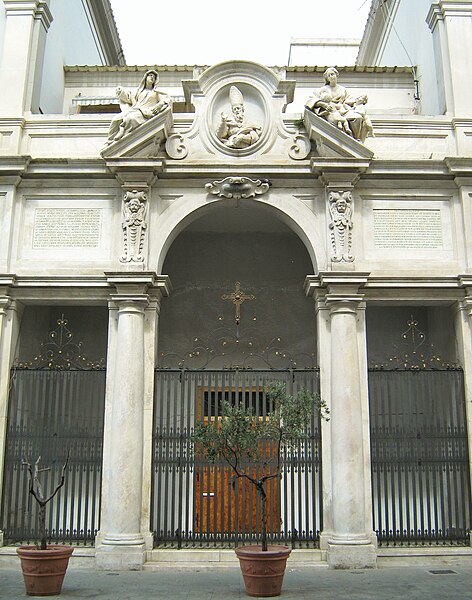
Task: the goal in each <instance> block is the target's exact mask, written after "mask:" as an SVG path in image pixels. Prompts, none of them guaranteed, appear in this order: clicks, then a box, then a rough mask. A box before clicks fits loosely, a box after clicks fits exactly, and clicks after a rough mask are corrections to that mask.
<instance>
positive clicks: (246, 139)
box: [216, 85, 262, 149]
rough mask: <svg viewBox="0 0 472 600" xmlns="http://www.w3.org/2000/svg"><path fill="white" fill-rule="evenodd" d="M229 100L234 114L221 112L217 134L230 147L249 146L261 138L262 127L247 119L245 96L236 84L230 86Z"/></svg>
mask: <svg viewBox="0 0 472 600" xmlns="http://www.w3.org/2000/svg"><path fill="white" fill-rule="evenodd" d="M229 101H230V104H231V111H232V116H229V115H227V114H226V113H224V112H223V113H221V121H220V124H219V126H218V128H217V130H216V135H217V136H218V138H219V139H220V140H221V141H222V142H223V143H224V144H225V146H228V148H236V149H241V148H248V147H249V146H252V145H253V144H255V143H256V142H257V141H258V140H259V138H260V137H261V131H262V127H260V126H259V125H255V124H253V123H250V122H249V121H247V120H246V118H245V116H244V111H245V109H244V98H243V95H242V92H241V90H240V89H239V88H237V87H236V86H235V85H232V86H231V87H230V90H229Z"/></svg>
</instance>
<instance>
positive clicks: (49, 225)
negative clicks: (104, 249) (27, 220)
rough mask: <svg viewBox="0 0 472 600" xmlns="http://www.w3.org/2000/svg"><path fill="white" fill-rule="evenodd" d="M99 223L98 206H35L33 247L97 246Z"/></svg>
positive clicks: (99, 212) (100, 220) (100, 216)
mask: <svg viewBox="0 0 472 600" xmlns="http://www.w3.org/2000/svg"><path fill="white" fill-rule="evenodd" d="M101 222H102V210H101V209H100V208H37V209H35V211H34V229H33V248H97V247H98V246H99V244H100V230H101Z"/></svg>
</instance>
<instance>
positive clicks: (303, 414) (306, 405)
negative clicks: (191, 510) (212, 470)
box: [194, 381, 329, 597]
mask: <svg viewBox="0 0 472 600" xmlns="http://www.w3.org/2000/svg"><path fill="white" fill-rule="evenodd" d="M266 395H267V398H268V400H269V405H270V406H271V407H272V410H270V411H269V412H268V414H267V415H266V417H264V418H259V417H257V416H255V415H254V412H253V410H252V407H248V406H243V405H232V404H231V403H230V402H228V401H226V402H224V403H223V414H222V418H221V419H219V420H218V421H216V422H209V423H198V424H197V425H196V427H195V432H194V442H195V444H196V450H197V452H199V453H200V454H201V455H203V456H204V457H206V458H207V459H208V460H209V461H210V462H215V461H223V462H225V463H226V464H228V465H229V466H230V467H231V469H232V472H233V474H234V480H237V479H246V480H247V481H249V482H250V483H251V484H252V485H253V486H254V487H255V489H256V491H257V498H258V501H259V506H260V510H259V515H260V527H259V531H260V541H261V544H260V546H259V545H247V546H240V547H238V548H236V554H237V556H238V558H239V561H240V566H241V571H242V574H243V578H244V583H245V585H246V592H247V594H248V595H249V596H264V597H268V596H278V595H279V594H280V592H281V588H282V581H283V576H284V572H285V566H286V561H287V558H288V556H289V555H290V548H288V547H287V546H280V545H271V544H269V543H268V535H267V499H268V496H267V483H268V482H269V481H271V480H274V479H276V480H279V479H280V478H281V473H282V454H283V450H284V448H287V447H288V448H294V447H295V446H296V444H297V443H298V442H299V440H300V438H303V437H304V436H306V434H307V427H308V425H309V423H310V421H311V419H312V417H313V414H318V415H319V416H320V417H321V418H323V419H325V420H329V409H328V408H327V406H326V403H325V402H324V401H323V400H321V399H320V398H319V397H318V396H317V395H315V394H312V393H310V392H308V391H307V390H305V389H303V390H301V391H299V392H298V393H297V394H296V395H290V394H288V393H287V390H286V385H285V383H283V382H280V381H276V382H274V383H271V384H270V385H268V386H267V388H266ZM269 447H270V452H267V449H268V448H269ZM233 489H234V486H233Z"/></svg>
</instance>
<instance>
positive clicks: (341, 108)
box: [305, 67, 375, 142]
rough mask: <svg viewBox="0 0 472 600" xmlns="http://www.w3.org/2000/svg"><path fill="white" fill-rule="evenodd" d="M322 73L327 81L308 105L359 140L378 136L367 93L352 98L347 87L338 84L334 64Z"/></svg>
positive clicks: (309, 100) (315, 91)
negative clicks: (370, 115) (369, 112)
mask: <svg viewBox="0 0 472 600" xmlns="http://www.w3.org/2000/svg"><path fill="white" fill-rule="evenodd" d="M323 76H324V79H325V82H326V83H325V85H324V86H322V87H321V88H319V89H318V90H314V92H313V96H311V97H310V98H308V100H307V102H306V104H305V106H306V107H307V108H308V109H310V110H311V111H313V112H314V113H315V114H316V115H318V116H319V117H322V118H323V119H325V120H326V121H328V123H331V125H334V126H335V127H338V128H339V129H342V130H343V131H344V132H345V133H347V134H348V135H350V136H352V137H353V138H354V139H356V140H358V141H360V142H364V141H365V140H366V138H367V137H375V136H374V129H373V127H372V123H371V121H370V119H369V117H368V116H367V111H366V106H365V105H366V104H367V101H368V98H367V96H366V95H365V94H364V95H362V96H359V97H357V98H353V97H352V96H351V95H350V93H349V92H348V91H347V89H346V88H345V87H343V86H342V85H339V84H338V77H339V73H338V71H337V69H335V68H334V67H329V68H328V69H326V71H325V72H324V75H323Z"/></svg>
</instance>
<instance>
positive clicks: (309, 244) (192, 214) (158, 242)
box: [150, 194, 327, 274]
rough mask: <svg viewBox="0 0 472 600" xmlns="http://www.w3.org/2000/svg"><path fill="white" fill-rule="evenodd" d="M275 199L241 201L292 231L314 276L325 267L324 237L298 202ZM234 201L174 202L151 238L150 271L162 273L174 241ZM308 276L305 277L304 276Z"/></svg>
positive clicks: (205, 198) (185, 198) (200, 199)
mask: <svg viewBox="0 0 472 600" xmlns="http://www.w3.org/2000/svg"><path fill="white" fill-rule="evenodd" d="M278 199H279V197H277V198H267V199H265V198H264V199H262V198H258V199H257V200H255V199H243V200H240V202H244V203H246V204H247V205H250V204H256V203H257V205H258V206H264V207H266V209H267V210H268V211H269V212H270V213H271V214H272V215H273V216H275V217H276V218H277V219H279V220H280V221H282V222H283V223H285V224H286V225H287V227H288V228H289V229H291V230H292V231H293V232H294V233H295V234H296V235H297V236H298V237H299V239H300V240H301V241H302V243H303V244H304V246H305V248H306V250H307V252H308V255H309V257H310V260H311V263H312V265H313V273H314V274H316V273H318V271H319V270H320V266H321V268H323V265H325V264H326V260H327V259H326V248H325V244H324V241H323V236H322V235H321V234H320V232H319V230H318V229H317V227H316V220H315V216H314V214H313V212H312V211H311V210H310V209H309V208H308V207H307V206H306V205H305V204H304V203H303V202H300V200H298V199H297V198H294V197H290V196H288V197H285V198H284V201H283V204H281V203H279V202H278ZM234 202H235V200H233V199H226V198H224V199H221V198H210V199H209V198H208V196H207V195H206V194H202V195H200V196H186V195H183V196H182V197H181V198H179V200H176V201H174V202H173V203H172V205H171V206H170V207H168V208H167V209H166V210H165V211H164V212H163V213H161V215H160V216H159V226H158V227H157V228H156V229H157V231H156V234H155V235H154V236H152V240H151V246H150V255H151V256H154V257H156V260H155V262H154V261H151V263H150V267H151V269H153V270H154V269H155V270H156V272H157V273H161V270H162V266H163V264H164V260H165V257H166V255H167V252H168V250H169V248H170V246H171V245H172V242H173V241H174V240H175V239H176V237H177V236H178V235H179V234H180V233H181V232H182V231H184V229H185V228H186V227H187V226H188V225H190V223H192V222H193V221H194V220H195V219H197V218H199V217H201V216H203V215H204V214H205V213H209V212H210V211H211V210H212V209H213V208H214V207H215V206H216V205H217V204H219V205H221V203H226V204H227V205H231V204H234ZM307 274H308V273H307Z"/></svg>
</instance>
